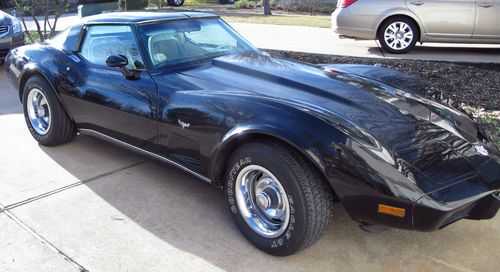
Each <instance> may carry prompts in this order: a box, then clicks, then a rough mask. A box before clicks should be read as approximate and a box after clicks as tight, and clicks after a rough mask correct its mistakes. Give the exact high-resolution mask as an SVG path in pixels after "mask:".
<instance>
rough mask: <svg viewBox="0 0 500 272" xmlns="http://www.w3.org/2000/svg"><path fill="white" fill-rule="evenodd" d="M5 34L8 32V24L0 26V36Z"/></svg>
mask: <svg viewBox="0 0 500 272" xmlns="http://www.w3.org/2000/svg"><path fill="white" fill-rule="evenodd" d="M7 34H9V26H8V25H3V26H0V38H3V36H5V35H7Z"/></svg>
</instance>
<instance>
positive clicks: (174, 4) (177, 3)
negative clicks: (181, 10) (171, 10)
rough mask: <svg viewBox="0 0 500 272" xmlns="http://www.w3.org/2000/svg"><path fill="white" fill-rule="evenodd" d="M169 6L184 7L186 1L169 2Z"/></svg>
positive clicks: (172, 0) (174, 0)
mask: <svg viewBox="0 0 500 272" xmlns="http://www.w3.org/2000/svg"><path fill="white" fill-rule="evenodd" d="M167 4H168V5H169V6H174V7H180V6H182V5H184V0H168V1H167Z"/></svg>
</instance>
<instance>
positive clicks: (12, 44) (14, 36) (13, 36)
mask: <svg viewBox="0 0 500 272" xmlns="http://www.w3.org/2000/svg"><path fill="white" fill-rule="evenodd" d="M22 45H24V33H23V32H22V31H21V32H19V33H12V30H10V32H9V33H6V35H4V36H2V37H0V61H3V60H4V59H5V57H6V56H7V54H8V53H9V51H10V50H11V49H12V48H16V47H19V46H22Z"/></svg>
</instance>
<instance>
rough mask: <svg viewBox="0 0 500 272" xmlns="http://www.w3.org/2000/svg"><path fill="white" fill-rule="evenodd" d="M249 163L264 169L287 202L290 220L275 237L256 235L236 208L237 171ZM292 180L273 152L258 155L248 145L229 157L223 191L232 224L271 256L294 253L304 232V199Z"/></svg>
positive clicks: (282, 163) (291, 176)
mask: <svg viewBox="0 0 500 272" xmlns="http://www.w3.org/2000/svg"><path fill="white" fill-rule="evenodd" d="M249 165H259V166H262V167H264V168H266V169H268V170H269V171H271V173H273V175H274V176H275V177H276V178H277V179H278V180H279V181H280V183H281V185H282V186H283V188H284V189H285V192H286V194H287V198H288V202H289V205H290V207H289V208H290V220H289V223H288V226H287V228H286V229H285V231H284V232H283V234H281V235H280V236H278V237H275V238H265V237H262V236H260V235H259V234H257V233H256V232H255V231H254V230H252V229H251V228H250V227H249V226H248V224H247V223H246V221H245V219H244V218H243V216H242V215H241V213H240V211H239V209H238V206H237V201H236V195H235V182H236V179H237V177H238V174H239V173H240V172H241V170H242V169H243V168H245V167H246V166H249ZM294 179H295V177H294V175H293V173H292V172H291V171H290V167H289V166H288V165H286V163H285V162H284V161H283V160H282V158H281V157H279V156H278V155H276V154H273V153H270V154H262V150H260V151H257V150H256V149H252V148H251V147H249V148H247V149H245V150H239V151H237V152H236V153H235V154H234V155H233V156H232V158H231V160H230V164H229V167H228V170H227V173H226V181H225V184H224V194H225V196H226V200H227V203H228V205H229V210H230V212H231V214H232V215H233V218H234V221H235V223H236V226H237V227H238V229H239V230H240V231H241V232H242V233H243V234H244V235H245V237H246V238H247V239H248V240H249V241H250V242H251V243H252V244H254V245H255V246H256V247H257V248H259V249H261V250H263V251H265V252H267V253H270V254H273V255H288V254H290V253H291V252H295V251H296V250H297V249H298V248H299V247H300V245H301V241H302V240H303V239H304V237H305V235H306V234H305V231H306V226H305V222H306V219H307V217H306V208H305V205H304V198H303V196H302V194H301V190H300V188H299V186H298V183H297V182H295V181H294Z"/></svg>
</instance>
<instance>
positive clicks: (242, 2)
mask: <svg viewBox="0 0 500 272" xmlns="http://www.w3.org/2000/svg"><path fill="white" fill-rule="evenodd" d="M255 5H256V2H255V1H251V0H239V1H236V3H234V7H235V8H239V9H249V8H254V7H255Z"/></svg>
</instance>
